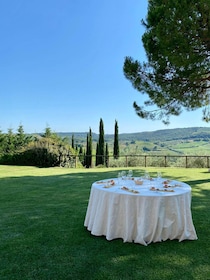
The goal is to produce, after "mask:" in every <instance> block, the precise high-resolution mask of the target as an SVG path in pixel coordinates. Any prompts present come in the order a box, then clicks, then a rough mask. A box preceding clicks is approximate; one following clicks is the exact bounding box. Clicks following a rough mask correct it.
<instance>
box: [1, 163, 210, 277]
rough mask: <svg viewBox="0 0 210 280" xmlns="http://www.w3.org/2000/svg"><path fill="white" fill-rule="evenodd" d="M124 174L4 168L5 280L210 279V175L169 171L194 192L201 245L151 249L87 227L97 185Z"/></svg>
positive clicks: (153, 246) (166, 172)
mask: <svg viewBox="0 0 210 280" xmlns="http://www.w3.org/2000/svg"><path fill="white" fill-rule="evenodd" d="M118 170H119V169H105V168H100V169H96V168H95V169H87V170H86V169H64V168H63V169H62V168H35V167H16V166H0V279H1V280H13V279H14V280H31V279H33V280H34V279H37V280H42V279H43V280H45V279H50V280H52V279H53V280H54V279H55V280H59V279H61V280H65V279H75V280H77V279H81V280H83V279H91V280H106V279H110V280H112V279H113V280H115V279H116V280H119V279H125V280H127V279H131V280H135V279H136V280H137V279H138V280H141V279H145V280H153V279H154V280H159V279H161V280H164V279H167V280H168V279H169V280H173V279H176V280H179V279H181V280H184V279H189V280H192V279H201V280H207V279H210V173H209V172H207V170H206V169H178V168H166V169H164V168H162V169H161V171H162V174H163V176H164V177H167V178H173V179H177V180H181V181H184V182H186V183H188V184H190V185H191V186H192V215H193V221H194V225H195V228H196V232H197V235H198V240H196V241H183V242H178V241H177V240H173V241H170V240H169V241H166V242H162V243H153V244H150V245H148V246H143V245H140V244H134V243H123V241H122V240H121V239H117V240H113V241H107V240H106V238H105V237H95V236H92V235H91V234H90V233H89V232H88V231H87V230H86V228H85V227H84V219H85V214H86V209H87V205H88V199H89V193H90V187H91V184H92V182H94V181H96V180H101V179H104V178H111V177H112V178H113V177H116V176H117V173H118ZM133 170H134V175H140V174H142V173H143V172H144V169H143V168H142V169H137V168H135V169H134V168H133ZM147 170H149V171H150V172H151V175H155V174H156V171H157V170H158V169H155V168H148V169H147Z"/></svg>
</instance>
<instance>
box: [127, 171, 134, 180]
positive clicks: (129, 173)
mask: <svg viewBox="0 0 210 280" xmlns="http://www.w3.org/2000/svg"><path fill="white" fill-rule="evenodd" d="M127 176H128V178H131V177H132V176H133V170H128V174H127Z"/></svg>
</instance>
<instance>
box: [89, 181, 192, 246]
mask: <svg viewBox="0 0 210 280" xmlns="http://www.w3.org/2000/svg"><path fill="white" fill-rule="evenodd" d="M139 184H141V185H139ZM84 226H85V227H87V229H88V230H89V231H90V232H91V234H93V235H95V236H101V235H104V236H106V239H107V240H112V239H116V238H122V239H123V241H124V242H135V243H140V244H143V245H147V244H149V243H151V242H160V241H165V240H167V239H170V240H172V239H178V240H179V241H183V240H185V239H188V240H196V239H197V235H196V231H195V228H194V225H193V221H192V215H191V187H190V186H189V185H187V184H185V183H183V182H179V181H174V180H166V179H152V180H151V179H150V180H141V181H140V180H139V179H138V178H129V179H127V178H126V179H125V180H122V179H115V178H113V179H107V180H103V181H97V182H94V183H93V184H92V187H91V192H90V198H89V203H88V208H87V212H86V217H85V222H84Z"/></svg>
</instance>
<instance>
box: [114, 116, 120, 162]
mask: <svg viewBox="0 0 210 280" xmlns="http://www.w3.org/2000/svg"><path fill="white" fill-rule="evenodd" d="M119 154H120V150H119V139H118V123H117V121H116V120H115V128H114V148H113V156H114V158H115V159H118V158H119Z"/></svg>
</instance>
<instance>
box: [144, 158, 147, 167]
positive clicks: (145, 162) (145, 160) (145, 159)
mask: <svg viewBox="0 0 210 280" xmlns="http://www.w3.org/2000/svg"><path fill="white" fill-rule="evenodd" d="M144 167H147V156H144Z"/></svg>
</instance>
